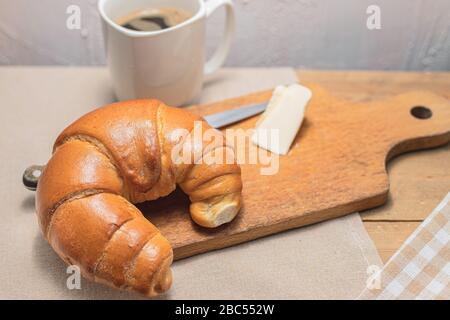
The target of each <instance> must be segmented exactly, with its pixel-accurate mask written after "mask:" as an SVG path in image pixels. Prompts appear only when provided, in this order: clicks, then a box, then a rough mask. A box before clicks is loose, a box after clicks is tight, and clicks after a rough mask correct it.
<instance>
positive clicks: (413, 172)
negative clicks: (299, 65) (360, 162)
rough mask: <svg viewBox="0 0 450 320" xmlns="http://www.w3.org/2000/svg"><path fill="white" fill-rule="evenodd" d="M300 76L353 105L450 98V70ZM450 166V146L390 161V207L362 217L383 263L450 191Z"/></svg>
mask: <svg viewBox="0 0 450 320" xmlns="http://www.w3.org/2000/svg"><path fill="white" fill-rule="evenodd" d="M297 75H298V77H299V79H300V80H301V81H309V82H316V83H319V84H320V85H322V86H324V87H325V88H326V89H328V90H330V91H332V92H333V94H335V95H337V96H338V97H340V98H343V99H346V100H348V101H355V102H358V101H359V102H361V101H372V100H374V99H384V98H387V97H390V96H392V95H395V94H399V93H401V92H405V91H411V90H429V91H433V92H435V93H436V94H439V95H442V96H444V97H446V98H447V99H450V90H449V89H450V73H449V72H398V71H351V70H350V71H334V70H298V72H297ZM449 163H450V144H447V145H446V146H445V147H441V148H434V149H431V150H424V151H420V152H412V153H406V154H403V155H401V156H399V157H396V158H395V159H392V160H391V161H389V163H388V166H387V170H388V173H389V181H390V192H389V196H388V201H387V203H386V204H385V205H383V206H379V207H376V208H373V209H368V210H365V211H362V212H361V213H360V214H361V218H362V219H363V222H364V225H365V227H366V229H367V231H368V232H369V235H370V236H371V238H372V240H373V242H374V244H375V246H376V248H377V250H378V252H379V253H380V255H381V257H382V258H383V260H384V261H387V259H388V258H389V257H390V255H391V254H393V253H394V252H395V251H396V250H397V249H398V248H399V247H400V245H401V244H402V243H403V242H404V241H405V240H406V238H407V236H408V235H409V233H410V232H409V233H408V232H403V231H404V230H409V229H410V228H411V225H417V226H418V225H419V224H420V222H421V221H423V220H424V219H425V218H426V217H427V216H428V215H429V214H430V213H431V211H432V209H434V208H435V207H436V205H437V204H438V203H439V202H440V201H441V200H442V198H443V197H444V195H446V194H447V193H448V192H449V191H450V179H449V177H450V165H449ZM412 222H413V223H412ZM391 224H392V227H391V226H390V225H391ZM375 227H377V228H379V230H386V235H385V236H383V233H382V232H378V233H376V235H377V236H374V235H375V234H374V233H373V230H374V229H376V228H375ZM389 230H393V232H389ZM411 232H412V230H411Z"/></svg>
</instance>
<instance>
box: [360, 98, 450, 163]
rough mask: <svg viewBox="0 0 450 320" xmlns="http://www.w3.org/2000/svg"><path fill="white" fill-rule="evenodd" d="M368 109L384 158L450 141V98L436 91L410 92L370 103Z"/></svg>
mask: <svg viewBox="0 0 450 320" xmlns="http://www.w3.org/2000/svg"><path fill="white" fill-rule="evenodd" d="M366 110H367V112H370V115H368V118H367V120H366V121H369V122H373V124H374V125H373V126H372V127H371V129H372V130H373V131H372V133H373V134H375V135H378V139H376V141H377V142H378V143H380V144H381V146H380V149H379V150H384V153H385V155H384V161H388V160H389V159H391V158H392V157H394V156H396V155H398V154H401V153H404V152H408V151H412V150H419V149H426V148H432V147H436V146H440V145H443V144H446V143H448V142H449V141H450V101H449V100H447V99H445V98H444V97H442V96H439V95H436V94H434V93H432V92H427V91H413V92H407V93H404V94H400V95H397V96H394V97H392V98H389V99H387V100H384V101H383V100H382V101H376V102H373V103H370V104H369V108H367V109H366Z"/></svg>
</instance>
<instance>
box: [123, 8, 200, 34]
mask: <svg viewBox="0 0 450 320" xmlns="http://www.w3.org/2000/svg"><path fill="white" fill-rule="evenodd" d="M191 16H192V15H191V14H190V13H188V12H186V11H184V10H182V9H178V8H159V9H144V10H139V11H136V12H132V13H130V14H128V15H126V16H124V17H121V18H119V19H117V21H116V22H117V23H118V24H119V25H121V26H122V27H125V28H127V29H130V30H134V31H158V30H163V29H167V28H171V27H174V26H176V25H177V24H180V23H182V22H184V21H186V20H188V19H189V18H190V17H191Z"/></svg>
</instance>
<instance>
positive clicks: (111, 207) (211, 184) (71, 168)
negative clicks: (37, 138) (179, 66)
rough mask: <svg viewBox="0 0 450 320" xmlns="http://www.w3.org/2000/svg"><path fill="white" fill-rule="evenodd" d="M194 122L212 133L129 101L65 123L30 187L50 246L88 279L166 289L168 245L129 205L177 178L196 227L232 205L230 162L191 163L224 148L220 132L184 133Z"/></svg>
mask: <svg viewBox="0 0 450 320" xmlns="http://www.w3.org/2000/svg"><path fill="white" fill-rule="evenodd" d="M198 122H200V123H201V125H202V126H203V128H204V129H211V130H214V129H212V128H210V127H209V126H208V125H207V123H206V122H205V121H204V120H202V118H200V117H198V116H195V115H193V114H191V113H189V112H187V111H185V110H182V109H177V108H171V107H168V106H166V105H164V104H163V103H162V102H160V101H157V100H133V101H127V102H120V103H114V104H111V105H107V106H105V107H102V108H99V109H97V110H94V111H92V112H91V113H88V114H86V115H85V116H83V117H81V118H80V119H79V120H77V121H75V122H74V123H73V124H71V125H70V126H69V127H67V128H66V129H65V130H64V131H63V132H62V133H61V134H60V135H59V137H58V138H57V140H56V142H55V145H54V148H53V155H52V157H51V159H50V160H49V162H48V163H47V165H46V166H45V169H44V170H43V172H42V175H41V177H40V180H39V183H38V187H37V190H36V192H37V193H36V210H37V215H38V220H39V225H40V228H41V230H42V233H43V235H44V237H45V238H46V239H47V241H48V242H49V243H50V245H51V246H52V247H53V249H54V250H55V251H56V253H57V254H58V255H59V256H60V257H61V258H62V259H63V260H64V261H65V262H66V263H68V264H71V265H77V266H78V267H79V268H80V270H81V273H82V275H83V276H84V277H86V278H87V279H90V280H92V281H95V282H99V283H104V284H106V285H109V286H112V287H115V288H118V289H124V290H133V291H137V292H140V293H143V294H145V295H147V296H155V295H157V294H160V293H162V292H165V291H166V290H168V289H169V288H170V286H171V283H172V274H171V271H170V265H171V263H172V260H173V253H172V248H171V245H170V243H169V242H168V241H167V239H165V238H164V236H163V235H162V234H161V233H160V232H159V230H158V229H157V228H156V227H155V226H154V225H153V224H152V223H150V221H148V220H147V219H146V218H145V217H144V216H143V215H142V213H141V212H140V211H139V209H137V208H136V207H135V206H134V205H133V203H139V202H143V201H149V200H154V199H157V198H159V197H163V196H166V195H168V194H169V193H171V192H172V191H173V190H174V189H175V188H176V185H178V186H180V188H181V189H182V190H183V191H184V192H185V193H186V194H187V195H189V198H190V200H191V205H190V214H191V217H192V219H193V220H194V221H195V222H196V223H197V224H199V225H201V226H204V227H216V226H219V225H221V224H224V223H227V222H229V221H231V220H232V219H233V218H234V217H235V216H236V214H237V213H238V211H239V209H240V207H241V190H242V181H241V171H240V167H239V165H238V164H237V163H236V162H235V161H224V162H222V163H220V162H218V163H213V164H206V163H205V162H202V161H199V160H201V159H202V158H205V157H206V156H207V155H211V154H213V153H217V151H219V150H222V151H224V150H226V151H229V149H230V148H231V149H232V147H231V146H229V145H228V144H227V143H226V141H225V142H224V139H215V140H217V142H210V140H208V141H206V140H205V139H204V138H202V139H203V140H200V142H207V143H199V141H198V139H197V140H195V139H194V138H193V137H192V135H191V134H190V133H191V132H192V131H193V129H194V124H195V123H198ZM180 129H183V130H180ZM213 132H214V133H215V134H216V135H218V136H219V135H220V136H221V135H222V134H221V133H220V132H219V131H217V130H214V131H213ZM179 146H182V147H183V148H184V147H186V146H188V147H187V148H184V149H183V150H187V152H188V156H189V157H190V158H191V160H192V161H179V160H180V159H178V158H176V156H175V157H174V152H173V151H174V149H175V147H179ZM226 154H227V155H229V154H230V153H226Z"/></svg>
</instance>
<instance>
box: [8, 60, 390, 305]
mask: <svg viewBox="0 0 450 320" xmlns="http://www.w3.org/2000/svg"><path fill="white" fill-rule="evenodd" d="M296 80H297V79H296V76H295V73H294V72H293V70H292V69H225V70H221V71H219V72H218V73H216V74H215V75H214V76H213V77H212V78H210V79H208V81H207V83H206V84H205V90H204V92H203V96H202V97H201V99H200V100H201V102H212V101H217V100H221V99H225V98H230V97H234V96H239V95H243V94H246V93H250V92H253V91H259V90H264V89H269V88H273V87H274V86H276V85H278V84H284V83H291V82H294V81H296ZM0 98H1V110H2V111H1V118H0V145H1V162H0V204H1V223H0V261H1V263H0V298H3V299H5V298H9V299H63V298H68V299H117V298H121V299H127V298H141V296H139V295H137V294H132V293H123V292H118V291H115V290H112V289H109V288H107V287H104V286H102V285H98V284H94V283H90V282H88V281H85V280H84V279H83V280H82V281H81V289H80V290H78V289H74V290H69V289H68V288H67V286H66V280H67V277H68V276H69V274H67V273H66V266H65V265H64V263H63V262H62V261H61V260H60V259H59V258H58V257H57V255H56V254H55V253H54V252H53V250H52V249H51V248H50V246H49V245H48V244H47V243H46V241H45V240H44V239H43V237H42V235H41V233H40V230H39V229H38V225H37V220H36V216H35V208H34V193H33V192H31V191H28V190H26V189H25V188H24V187H23V186H22V182H21V178H22V173H23V171H24V169H25V168H26V167H27V166H29V165H31V164H44V163H46V162H47V160H48V159H49V157H50V153H51V147H52V144H53V142H54V139H55V138H56V136H57V134H58V133H59V132H60V131H61V130H62V129H63V128H64V127H65V126H67V125H68V124H69V123H71V122H72V121H73V120H75V119H76V118H78V117H79V116H81V115H82V114H84V113H86V112H88V111H90V110H92V109H93V108H94V107H96V106H101V105H103V104H106V103H109V102H111V101H113V93H112V91H111V88H110V85H109V79H108V74H107V71H106V69H104V68H61V67H51V68H50V67H0ZM186 218H187V219H188V215H187V216H186ZM369 265H378V266H380V267H381V266H382V263H381V260H380V258H379V256H378V254H377V253H376V250H375V248H374V246H373V244H372V242H371V240H370V239H369V237H368V235H367V233H366V231H365V229H364V227H363V225H362V222H361V219H360V217H359V215H358V214H352V215H349V216H346V217H344V218H340V219H335V220H332V221H328V222H324V223H320V224H316V225H313V226H309V227H304V228H300V229H296V230H292V231H288V232H284V233H280V234H278V235H273V236H269V237H266V238H263V239H259V240H255V241H251V242H247V243H244V244H241V245H237V246H234V247H230V248H226V249H223V250H218V251H214V252H209V253H206V254H202V255H198V256H195V257H191V258H187V259H184V260H181V261H177V262H175V263H174V265H173V271H174V284H173V287H172V289H171V290H170V292H169V293H167V294H166V295H165V296H163V297H162V298H167V299H220V298H225V299H244V298H248V299H253V298H260V299H270V298H272V299H281V298H286V299H290V298H294V299H303V298H305V299H318V298H326V299H327V298H330V299H344V298H348V299H353V298H356V297H357V296H358V294H359V293H360V292H361V291H362V290H363V289H364V287H365V284H366V279H367V277H368V275H367V274H366V270H367V267H368V266H369Z"/></svg>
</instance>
